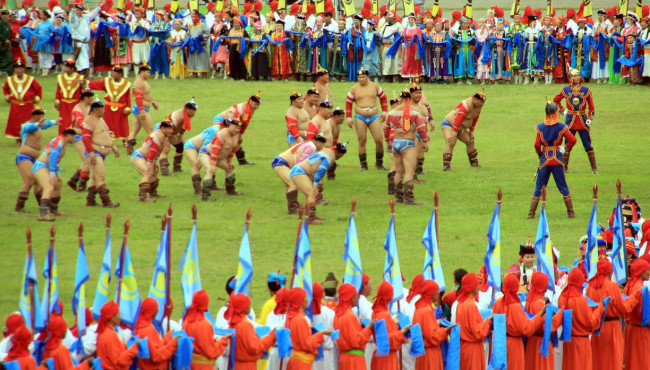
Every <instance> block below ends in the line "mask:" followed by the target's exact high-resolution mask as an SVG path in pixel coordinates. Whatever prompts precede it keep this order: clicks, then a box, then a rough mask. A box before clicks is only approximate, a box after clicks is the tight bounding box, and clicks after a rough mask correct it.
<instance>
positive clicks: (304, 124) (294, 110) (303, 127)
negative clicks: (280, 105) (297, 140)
mask: <svg viewBox="0 0 650 370" xmlns="http://www.w3.org/2000/svg"><path fill="white" fill-rule="evenodd" d="M287 114H291V115H293V116H294V117H296V119H297V121H298V130H299V131H300V136H302V138H303V139H304V138H305V134H304V133H305V132H306V131H307V128H308V127H309V120H310V119H311V117H310V116H309V112H307V111H306V110H305V109H304V108H302V109H300V108H298V107H289V110H288V111H287Z"/></svg>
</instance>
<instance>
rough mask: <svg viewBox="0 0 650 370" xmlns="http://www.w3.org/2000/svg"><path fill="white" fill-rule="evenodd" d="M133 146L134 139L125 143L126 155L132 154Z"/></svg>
mask: <svg viewBox="0 0 650 370" xmlns="http://www.w3.org/2000/svg"><path fill="white" fill-rule="evenodd" d="M135 144H136V141H135V139H129V140H127V141H126V155H131V154H133V151H134V150H135Z"/></svg>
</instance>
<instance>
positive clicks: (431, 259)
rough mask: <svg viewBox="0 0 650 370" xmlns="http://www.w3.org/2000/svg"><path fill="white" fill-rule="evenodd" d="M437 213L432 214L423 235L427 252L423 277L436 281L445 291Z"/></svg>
mask: <svg viewBox="0 0 650 370" xmlns="http://www.w3.org/2000/svg"><path fill="white" fill-rule="evenodd" d="M437 216H438V215H437V211H436V210H435V209H434V210H433V212H431V218H430V219H429V223H428V224H427V228H426V229H425V230H424V235H422V245H424V249H425V250H426V254H425V256H424V267H423V269H422V277H423V278H424V279H425V280H435V282H436V283H437V284H438V286H439V287H440V290H441V291H442V290H445V277H444V275H443V273H442V264H441V263H440V253H439V250H438V228H437V226H438V218H437Z"/></svg>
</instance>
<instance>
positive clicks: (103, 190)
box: [97, 184, 120, 208]
mask: <svg viewBox="0 0 650 370" xmlns="http://www.w3.org/2000/svg"><path fill="white" fill-rule="evenodd" d="M97 193H99V198H100V199H101V200H102V207H104V208H116V207H119V206H120V203H118V202H113V201H111V197H110V196H109V195H108V193H109V190H108V188H107V187H106V184H103V185H101V186H99V187H98V188H97Z"/></svg>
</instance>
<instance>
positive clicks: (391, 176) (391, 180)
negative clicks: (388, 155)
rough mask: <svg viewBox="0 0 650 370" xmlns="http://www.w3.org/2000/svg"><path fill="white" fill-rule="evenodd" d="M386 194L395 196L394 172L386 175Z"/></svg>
mask: <svg viewBox="0 0 650 370" xmlns="http://www.w3.org/2000/svg"><path fill="white" fill-rule="evenodd" d="M388 194H389V195H392V194H395V171H390V172H389V173H388Z"/></svg>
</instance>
